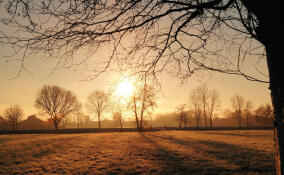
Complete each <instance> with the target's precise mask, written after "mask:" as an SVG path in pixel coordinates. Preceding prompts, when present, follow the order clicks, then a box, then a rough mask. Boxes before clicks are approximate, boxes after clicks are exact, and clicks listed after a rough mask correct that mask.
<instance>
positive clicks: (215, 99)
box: [208, 89, 220, 128]
mask: <svg viewBox="0 0 284 175" xmlns="http://www.w3.org/2000/svg"><path fill="white" fill-rule="evenodd" d="M219 103H220V101H219V93H218V91H217V90H215V89H213V90H212V91H210V92H209V99H208V115H209V122H210V123H209V124H210V125H209V126H210V128H212V127H213V116H214V112H215V110H216V109H217V108H218V107H219Z"/></svg>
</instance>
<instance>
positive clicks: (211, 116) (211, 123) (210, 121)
mask: <svg viewBox="0 0 284 175" xmlns="http://www.w3.org/2000/svg"><path fill="white" fill-rule="evenodd" d="M210 129H212V115H210Z"/></svg>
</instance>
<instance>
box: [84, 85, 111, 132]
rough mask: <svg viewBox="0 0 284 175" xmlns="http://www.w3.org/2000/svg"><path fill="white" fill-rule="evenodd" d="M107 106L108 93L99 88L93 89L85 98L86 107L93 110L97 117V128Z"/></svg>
mask: <svg viewBox="0 0 284 175" xmlns="http://www.w3.org/2000/svg"><path fill="white" fill-rule="evenodd" d="M107 107H109V95H108V94H107V93H105V92H104V91H101V90H95V91H94V92H92V93H91V94H90V95H89V96H88V98H87V108H88V109H89V110H90V111H91V112H95V113H96V114H97V117H98V123H99V128H101V115H102V113H103V112H104V111H105V110H106V109H107Z"/></svg>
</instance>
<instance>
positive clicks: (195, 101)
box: [189, 89, 202, 128]
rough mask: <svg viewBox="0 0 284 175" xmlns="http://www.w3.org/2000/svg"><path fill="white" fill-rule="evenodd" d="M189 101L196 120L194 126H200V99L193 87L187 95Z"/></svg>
mask: <svg viewBox="0 0 284 175" xmlns="http://www.w3.org/2000/svg"><path fill="white" fill-rule="evenodd" d="M189 101H190V103H191V104H192V105H193V108H194V109H193V110H194V113H195V120H196V128H199V127H200V120H201V113H202V110H201V101H200V95H199V93H198V90H197V89H193V90H192V91H191V93H190V96H189Z"/></svg>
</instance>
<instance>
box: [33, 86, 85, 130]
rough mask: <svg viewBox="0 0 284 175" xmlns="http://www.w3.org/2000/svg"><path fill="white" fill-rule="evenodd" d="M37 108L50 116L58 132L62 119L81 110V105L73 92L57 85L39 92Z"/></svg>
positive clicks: (46, 87) (45, 87) (36, 102)
mask: <svg viewBox="0 0 284 175" xmlns="http://www.w3.org/2000/svg"><path fill="white" fill-rule="evenodd" d="M35 107H36V108H38V109H40V110H41V111H42V112H44V113H46V114H48V115H49V116H50V118H51V120H52V121H53V124H54V128H55V130H56V131H57V130H58V125H59V123H60V122H61V121H62V119H64V118H65V117H67V116H68V115H71V114H72V113H74V112H77V111H78V110H80V108H81V103H80V102H79V101H78V100H77V97H76V95H75V94H73V93H72V92H71V91H68V90H65V89H63V88H61V87H59V86H55V85H46V86H43V87H42V88H41V89H40V91H39V92H38V94H37V97H36V101H35Z"/></svg>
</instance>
